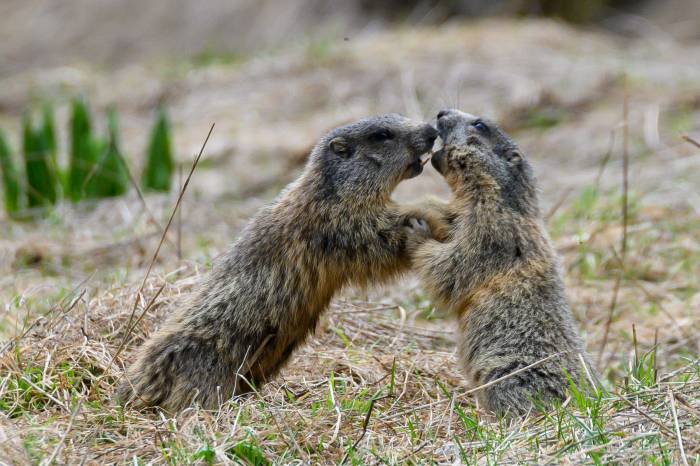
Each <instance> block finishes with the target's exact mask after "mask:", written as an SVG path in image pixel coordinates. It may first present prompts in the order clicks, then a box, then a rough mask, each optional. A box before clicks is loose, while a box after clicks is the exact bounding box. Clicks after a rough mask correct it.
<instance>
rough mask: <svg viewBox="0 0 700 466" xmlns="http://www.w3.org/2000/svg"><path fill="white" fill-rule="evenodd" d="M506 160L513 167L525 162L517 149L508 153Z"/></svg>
mask: <svg viewBox="0 0 700 466" xmlns="http://www.w3.org/2000/svg"><path fill="white" fill-rule="evenodd" d="M506 160H508V163H509V164H511V165H520V162H522V160H523V155H522V154H521V153H520V151H519V150H517V149H513V150H509V151H508V152H507V153H506Z"/></svg>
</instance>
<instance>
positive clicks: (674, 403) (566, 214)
mask: <svg viewBox="0 0 700 466" xmlns="http://www.w3.org/2000/svg"><path fill="white" fill-rule="evenodd" d="M592 199H593V200H592ZM134 202H135V201H134ZM619 203H620V200H619V199H618V198H617V196H615V195H612V194H611V195H602V194H591V192H590V191H589V190H586V191H584V192H582V193H579V195H578V197H576V196H573V197H572V198H571V199H570V201H569V202H567V203H565V206H563V207H562V208H561V209H560V211H559V212H558V213H557V214H555V216H554V218H553V219H552V221H551V227H552V230H553V231H555V232H556V235H557V244H558V245H559V248H560V251H561V252H562V253H563V255H564V259H565V261H564V262H565V264H566V265H567V268H568V285H569V294H570V297H571V300H572V305H573V309H574V312H575V313H576V315H577V317H578V318H579V320H580V321H581V325H582V327H583V328H584V329H585V330H586V331H587V334H588V335H587V339H588V346H589V349H590V350H591V351H592V352H593V353H594V354H595V353H596V351H597V350H598V349H599V348H600V345H601V342H602V338H603V331H604V323H605V322H606V321H607V319H608V309H609V307H608V306H609V303H610V299H611V297H612V295H613V292H614V289H613V288H614V286H615V285H614V283H615V281H616V280H615V279H616V277H617V276H619V271H620V269H619V264H620V263H619V261H618V260H617V259H616V256H615V253H614V251H613V250H612V249H611V248H612V247H613V246H614V245H617V244H619V234H620V228H621V227H620V225H619V223H618V222H619V221H618V219H617V218H616V217H614V216H609V213H610V212H611V211H615V210H617V211H619V207H620V204H619ZM163 210H164V212H163V213H165V211H166V210H167V209H166V208H164V209H163ZM141 217H142V219H141V222H142V223H143V225H144V228H148V225H149V223H148V218H147V217H146V216H145V215H142V216H141ZM651 225H654V227H653V228H651ZM698 227H700V220H698V219H697V216H696V215H694V212H692V211H679V210H675V211H672V210H669V209H666V208H661V207H658V206H646V207H643V206H639V205H633V206H632V208H631V209H630V224H629V233H628V235H629V236H628V260H627V262H626V266H625V269H624V270H622V276H623V278H622V280H621V284H620V288H619V291H618V293H619V298H618V306H617V307H616V309H615V313H614V315H613V319H612V321H611V325H610V330H609V333H610V336H609V343H608V345H607V346H606V349H605V352H604V353H603V355H602V357H601V361H602V363H601V367H600V369H601V372H602V373H603V374H604V375H605V379H606V380H605V382H604V386H603V387H602V389H601V391H600V392H598V393H597V394H594V395H590V394H589V395H585V394H579V393H574V394H573V396H572V397H571V398H570V399H569V400H567V402H566V403H565V404H564V406H563V407H559V408H557V409H554V410H553V411H551V412H548V413H547V414H545V415H532V416H530V417H528V418H526V419H521V420H517V421H504V420H501V421H496V420H493V419H490V418H489V417H488V416H485V414H484V413H483V412H481V411H479V410H478V408H477V407H475V406H474V404H473V401H472V399H471V397H470V396H469V395H468V394H467V392H468V390H469V389H470V388H472V387H468V386H467V385H466V383H465V381H464V380H463V379H462V377H461V375H460V372H459V365H458V362H457V360H456V357H455V354H454V342H453V335H452V330H453V329H452V322H451V320H450V319H449V317H447V316H444V315H441V314H440V313H439V312H435V310H433V309H432V308H431V306H430V303H429V301H428V300H426V298H425V297H424V296H423V295H422V294H421V291H420V288H419V287H418V288H415V287H413V286H412V282H411V281H410V280H409V282H408V283H402V284H398V285H397V288H398V289H399V290H400V296H402V298H400V299H398V300H387V299H384V300H383V301H382V300H380V299H378V298H377V296H383V295H384V293H378V292H372V293H370V296H371V297H370V298H369V299H370V301H367V300H366V299H367V298H364V297H362V298H360V297H359V296H357V295H356V294H355V293H352V292H351V293H345V298H341V299H339V300H337V301H336V302H335V303H334V304H333V306H332V308H331V309H330V311H329V312H328V313H327V315H326V316H325V318H324V319H323V322H322V323H321V325H320V326H319V328H318V330H317V332H316V335H315V336H314V337H313V338H312V339H311V340H310V342H309V344H308V345H306V346H305V347H304V348H303V350H301V351H300V352H299V353H298V354H297V355H296V356H295V357H294V359H293V361H292V362H291V363H290V364H289V366H288V367H287V369H285V370H284V371H283V373H282V376H281V377H280V378H278V379H277V380H275V381H273V382H272V383H270V384H269V385H267V386H265V387H264V388H263V389H262V390H261V391H260V392H259V393H257V394H255V395H253V396H248V397H244V398H241V399H238V400H232V401H229V402H227V403H226V404H225V405H224V406H223V407H222V408H221V409H220V410H219V411H215V412H207V411H202V410H199V409H197V408H192V409H190V410H188V411H186V412H184V413H181V414H179V415H177V416H175V417H173V416H170V415H168V414H167V413H162V412H134V411H123V410H122V409H121V408H120V407H117V406H113V405H112V404H111V402H110V395H111V393H112V390H113V388H114V386H115V384H116V381H117V380H118V378H119V377H120V376H121V374H122V372H123V367H124V365H125V364H127V362H128V360H129V358H130V353H131V351H128V352H125V354H121V355H119V356H118V357H117V358H116V361H115V363H114V364H113V365H110V361H111V360H112V357H113V356H114V355H115V354H116V352H117V349H118V347H119V346H120V344H121V342H122V340H123V339H124V338H125V336H126V328H127V323H128V321H129V318H130V315H131V309H132V303H133V302H134V300H137V302H138V303H139V304H138V309H137V315H138V314H140V313H141V311H142V310H143V309H144V308H145V307H147V306H148V303H149V302H150V301H151V300H152V299H153V298H154V297H155V296H157V299H156V300H155V304H154V305H153V306H150V308H149V309H148V311H147V313H146V316H145V318H144V320H143V321H141V322H140V323H139V324H138V325H137V326H136V329H135V330H134V331H133V332H132V333H131V334H130V335H129V336H128V338H127V345H126V347H127V348H128V349H129V350H133V349H134V348H136V347H137V346H138V345H139V344H140V343H141V342H142V341H143V340H144V339H145V338H147V336H148V335H149V334H150V333H151V332H152V331H153V330H154V328H155V326H157V325H158V323H159V322H160V321H161V320H162V316H163V314H164V313H166V312H168V310H169V309H172V308H174V307H176V306H177V303H178V302H179V301H180V300H181V299H182V295H183V294H185V293H188V292H189V291H190V290H191V289H192V286H193V284H194V283H195V282H196V281H197V280H199V278H200V276H201V274H202V273H204V272H202V270H201V268H199V267H197V266H196V264H194V263H185V262H179V263H180V265H179V266H178V265H177V264H178V260H177V258H176V256H175V251H174V250H173V251H168V252H166V253H165V255H164V258H163V260H164V263H162V264H161V265H160V266H159V267H158V270H161V272H160V273H159V274H158V273H156V274H153V275H152V276H151V277H150V278H149V279H148V280H147V281H146V283H145V285H144V287H143V291H142V293H141V294H140V295H138V299H137V293H138V292H139V286H138V285H139V283H140V280H139V279H138V274H140V273H143V271H144V269H145V268H146V267H147V265H148V262H149V261H148V260H144V261H142V262H141V266H140V268H137V270H138V272H134V274H133V278H132V279H124V280H123V281H122V282H121V283H119V282H118V281H111V284H110V281H108V280H105V279H104V278H99V277H98V278H94V277H93V278H91V280H96V281H97V282H98V283H99V285H97V286H95V284H91V283H90V282H89V281H88V282H86V283H81V284H79V285H78V286H77V287H75V288H74V289H72V290H70V291H69V292H66V293H64V295H63V297H62V298H61V299H60V300H57V299H53V300H52V299H49V300H47V302H53V303H54V305H53V306H52V307H51V308H50V309H49V310H48V311H47V312H39V310H38V309H39V308H36V307H35V308H34V309H33V310H30V309H28V308H31V307H32V304H31V303H32V302H33V303H34V306H36V303H37V301H32V300H31V299H30V297H29V296H25V299H24V300H22V299H17V300H15V301H14V302H13V303H12V304H11V305H10V307H11V311H12V312H13V313H16V315H19V316H27V318H26V319H25V320H23V321H21V322H19V323H18V324H17V325H18V327H17V329H16V330H15V332H16V335H17V337H15V338H11V339H9V340H7V341H6V342H5V343H3V345H2V346H1V347H0V351H1V356H0V373H1V374H2V379H0V411H1V414H0V416H1V417H2V419H3V420H2V422H1V423H0V438H2V439H4V440H3V441H4V443H5V445H7V447H6V448H5V451H4V453H3V454H4V455H5V457H4V458H2V460H4V461H7V462H9V463H26V462H41V461H44V462H48V463H50V461H49V460H51V459H53V460H55V461H56V462H57V463H79V462H87V463H95V464H97V463H100V464H106V463H126V462H136V463H143V464H145V463H154V464H161V463H170V464H181V463H243V464H266V463H268V462H278V463H288V462H295V461H297V462H303V463H322V464H328V463H342V462H343V461H345V462H346V463H348V464H350V463H353V464H368V463H372V464H374V463H389V464H396V463H405V462H414V463H423V462H425V461H434V462H436V463H452V462H455V461H461V462H465V463H484V462H485V463H498V464H503V463H522V462H538V463H549V462H560V461H562V460H565V461H567V462H571V463H586V464H587V463H608V462H625V463H628V462H631V463H635V462H637V463H663V464H673V463H678V462H682V454H681V451H683V452H684V453H683V454H684V455H685V457H686V458H687V459H688V462H689V463H693V462H698V461H700V449H698V445H700V363H699V362H698V360H697V359H696V358H697V355H698V354H699V348H698V340H697V338H696V335H697V332H698V329H699V328H700V316H698V314H697V306H698V304H700V292H699V291H698V288H697V284H696V277H697V276H698V273H700V255H699V254H700V247H699V246H700V245H699V244H698V242H697V237H696V235H695V233H696V231H697V229H698ZM560 230H561V231H560ZM583 237H586V238H588V239H587V240H585V241H581V238H583ZM157 239H158V238H157V237H153V238H152V239H151V240H150V243H149V247H150V248H151V250H152V248H154V247H155V246H156V242H157ZM572 241H573V242H575V245H573V246H572V245H571V243H572ZM170 249H173V248H170ZM150 254H151V253H150V252H149V251H148V247H147V248H145V250H144V252H143V255H144V258H148V257H150ZM164 271H169V273H165V272H164ZM161 289H162V291H160V290H161ZM39 314H40V315H39ZM633 332H634V333H633ZM681 445H682V446H683V450H681Z"/></svg>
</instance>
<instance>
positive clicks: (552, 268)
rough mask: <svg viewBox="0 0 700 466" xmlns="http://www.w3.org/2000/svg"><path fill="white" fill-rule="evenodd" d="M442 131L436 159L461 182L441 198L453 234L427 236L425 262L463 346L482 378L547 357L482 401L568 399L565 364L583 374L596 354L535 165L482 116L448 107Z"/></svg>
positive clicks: (512, 406)
mask: <svg viewBox="0 0 700 466" xmlns="http://www.w3.org/2000/svg"><path fill="white" fill-rule="evenodd" d="M478 121H480V122H482V124H483V128H482V127H481V125H477V127H475V124H476V122H478ZM438 130H439V132H440V135H441V137H442V138H443V141H444V148H443V149H442V150H441V151H440V152H438V153H436V154H435V155H434V156H433V158H432V163H433V166H434V167H435V168H436V169H437V170H438V171H439V172H440V173H442V174H443V176H444V177H445V179H446V181H447V182H448V184H449V185H450V187H451V188H452V190H453V194H454V199H453V200H452V201H451V202H450V204H448V205H444V206H442V207H441V211H442V212H443V215H444V216H445V217H449V218H446V220H445V221H446V222H448V223H449V225H450V226H449V231H450V234H449V239H448V240H447V241H446V242H444V243H441V242H438V241H436V240H428V241H426V242H425V243H424V244H423V245H421V246H420V247H419V248H418V250H417V253H416V258H415V262H416V267H417V268H418V270H419V271H420V273H421V276H422V279H423V282H424V283H425V285H426V287H427V289H428V290H429V292H430V293H431V294H432V296H433V298H434V299H435V300H436V301H437V302H438V303H439V304H440V305H442V306H444V307H446V308H449V309H451V310H452V311H453V312H454V313H455V314H456V315H457V316H458V318H459V329H460V342H459V352H460V356H461V359H462V361H463V365H464V368H465V371H466V374H467V376H468V378H469V379H470V381H471V382H472V384H473V385H474V386H475V387H476V386H479V385H483V384H488V383H490V382H493V381H494V380H496V379H499V378H500V377H504V376H507V375H508V374H511V373H513V372H515V371H518V370H519V369H523V368H524V367H527V366H528V365H530V364H535V363H537V365H535V366H534V367H532V368H530V369H528V370H525V371H522V372H520V373H517V374H515V375H513V376H511V377H508V378H506V379H504V380H503V381H500V382H497V383H495V384H492V385H490V386H488V387H486V388H484V389H482V390H479V391H477V398H478V400H479V402H480V404H481V405H482V406H484V407H485V408H486V409H488V410H490V411H493V412H495V413H498V414H506V413H509V414H515V415H518V414H523V413H525V412H527V411H528V410H530V409H531V408H532V400H533V399H535V398H539V399H541V400H542V401H543V402H547V401H551V400H552V399H560V400H561V399H563V398H564V397H565V396H566V393H567V388H568V380H567V378H566V376H565V375H564V371H563V369H564V370H566V372H568V374H569V375H570V376H571V377H572V378H573V380H574V381H576V382H578V381H579V378H580V376H581V374H582V367H581V358H580V356H579V354H581V355H584V359H586V356H585V350H584V344H583V341H582V339H581V337H580V335H579V332H578V329H577V326H576V323H575V321H574V318H573V316H572V314H571V311H570V308H569V304H568V302H567V299H566V294H565V289H564V284H563V280H562V273H561V271H560V267H559V262H558V259H557V256H556V253H555V252H554V249H553V247H552V245H551V244H550V240H549V237H548V235H547V232H546V229H545V226H544V222H543V221H542V218H541V216H540V214H539V209H538V203H537V191H536V185H535V180H534V177H533V174H532V169H531V167H530V164H529V163H528V161H527V160H525V158H524V156H523V155H522V153H521V152H520V151H519V149H518V148H517V146H516V145H515V143H513V141H512V140H511V139H510V138H509V137H508V136H507V135H506V134H505V133H504V132H503V131H501V130H500V129H499V128H498V127H497V126H496V125H494V124H493V123H490V122H487V121H485V120H480V119H478V118H476V117H474V116H472V115H469V114H465V113H463V112H460V111H458V110H448V111H443V112H440V117H439V119H438ZM553 355H558V356H554V357H552V356H553ZM548 357H552V358H551V359H549V360H546V361H544V362H540V363H538V361H542V360H544V359H546V358H548Z"/></svg>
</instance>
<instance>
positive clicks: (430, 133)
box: [423, 126, 438, 146]
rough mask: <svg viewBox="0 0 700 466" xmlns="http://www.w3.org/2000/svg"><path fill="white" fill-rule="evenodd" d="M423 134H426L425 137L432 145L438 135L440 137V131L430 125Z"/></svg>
mask: <svg viewBox="0 0 700 466" xmlns="http://www.w3.org/2000/svg"><path fill="white" fill-rule="evenodd" d="M423 134H424V135H425V139H427V140H428V144H429V145H430V146H432V145H433V143H434V142H435V140H436V139H437V137H438V132H437V130H436V129H435V128H433V127H432V126H428V127H427V128H426V129H425V132H424V133H423Z"/></svg>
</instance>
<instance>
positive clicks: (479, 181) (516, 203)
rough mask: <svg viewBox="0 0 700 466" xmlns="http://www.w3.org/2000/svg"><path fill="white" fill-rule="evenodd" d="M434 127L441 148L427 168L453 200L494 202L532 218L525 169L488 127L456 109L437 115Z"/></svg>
mask: <svg viewBox="0 0 700 466" xmlns="http://www.w3.org/2000/svg"><path fill="white" fill-rule="evenodd" d="M437 127H438V132H439V133H440V137H441V139H442V141H443V147H442V149H440V150H438V151H437V152H436V153H435V154H433V157H432V160H431V162H432V165H433V167H435V169H436V170H437V171H438V172H440V174H442V175H443V176H444V177H445V180H446V181H447V183H448V184H449V185H450V187H451V188H452V190H453V191H454V193H455V196H457V197H458V198H459V197H466V198H468V199H494V200H498V201H501V202H502V203H503V205H504V206H506V207H509V208H511V209H513V210H514V211H516V212H519V213H522V214H535V215H536V214H537V193H536V187H535V179H534V176H533V174H532V169H531V167H530V164H529V163H528V161H527V160H525V157H524V156H523V154H522V152H521V151H520V150H519V149H518V147H517V146H516V145H515V143H514V142H513V141H512V140H511V139H510V138H509V137H508V135H507V134H505V133H504V132H503V131H501V130H500V129H499V128H498V126H496V125H495V124H494V123H492V122H490V121H488V120H485V119H483V118H479V117H476V116H474V115H470V114H468V113H464V112H461V111H459V110H452V109H450V110H442V111H440V113H438V116H437Z"/></svg>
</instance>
